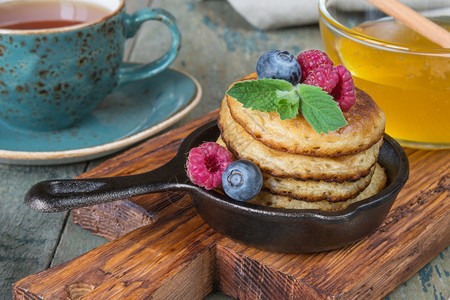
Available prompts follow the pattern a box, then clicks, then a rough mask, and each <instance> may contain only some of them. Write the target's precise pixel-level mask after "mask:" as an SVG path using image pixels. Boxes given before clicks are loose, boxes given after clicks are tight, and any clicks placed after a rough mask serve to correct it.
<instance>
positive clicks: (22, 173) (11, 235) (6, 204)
mask: <svg viewBox="0 0 450 300" xmlns="http://www.w3.org/2000/svg"><path fill="white" fill-rule="evenodd" d="M84 168H85V164H84V163H80V164H75V165H70V166H55V167H31V166H30V167H27V166H12V165H3V164H0V180H1V181H2V184H1V185H0V194H1V198H0V224H1V226H0V298H3V297H5V298H7V299H10V298H11V296H12V284H13V283H14V282H16V281H17V280H18V279H20V278H23V277H24V276H28V275H30V274H32V273H35V272H37V271H40V270H42V269H45V268H48V267H49V265H50V261H51V259H52V256H53V252H54V251H55V248H56V246H57V244H58V241H59V236H60V232H61V231H62V228H63V225H64V223H65V221H66V219H67V214H68V213H57V214H42V213H37V212H34V211H31V209H29V208H28V207H27V206H26V205H25V204H24V203H23V198H24V196H25V193H26V191H27V190H28V189H29V188H30V186H32V185H33V184H35V183H36V182H39V181H42V180H46V179H55V178H71V177H73V176H75V175H76V174H79V173H81V172H83V171H84Z"/></svg>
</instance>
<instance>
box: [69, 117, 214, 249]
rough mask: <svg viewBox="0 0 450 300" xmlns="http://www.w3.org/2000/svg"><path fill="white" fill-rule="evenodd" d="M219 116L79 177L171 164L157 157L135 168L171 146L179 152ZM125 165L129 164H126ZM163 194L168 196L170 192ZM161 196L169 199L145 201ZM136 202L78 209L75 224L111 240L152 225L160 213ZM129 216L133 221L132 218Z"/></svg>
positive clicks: (180, 129) (151, 142) (186, 126)
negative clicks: (185, 141) (194, 133)
mask: <svg viewBox="0 0 450 300" xmlns="http://www.w3.org/2000/svg"><path fill="white" fill-rule="evenodd" d="M217 116H218V109H217V110H214V111H212V112H210V113H208V114H206V115H204V116H202V117H200V118H197V119H196V120H194V121H191V122H189V123H187V124H184V125H183V126H180V127H178V128H175V129H173V130H171V131H169V132H167V133H164V134H162V135H160V136H157V137H154V138H151V139H149V140H147V141H146V142H144V143H142V144H140V145H138V146H136V147H134V148H131V149H129V150H127V151H126V152H124V153H122V154H121V155H118V156H116V157H113V158H111V159H109V160H107V161H105V162H103V163H102V164H100V165H99V166H97V167H96V168H93V169H91V170H89V171H88V172H86V173H83V174H81V175H79V176H77V178H89V177H108V176H120V175H129V174H135V173H142V172H146V171H150V170H152V169H156V168H157V167H159V166H161V165H162V164H164V163H166V162H167V161H169V159H170V158H171V157H163V158H157V159H156V160H152V161H151V162H150V163H148V164H147V165H146V166H142V163H141V164H140V168H139V169H133V162H135V161H136V160H142V159H143V157H151V155H152V154H153V153H154V152H156V151H158V150H159V149H160V148H161V147H163V146H165V145H170V146H171V147H172V148H171V149H177V148H178V146H179V145H180V144H181V142H182V140H183V139H184V138H185V137H186V136H187V135H189V133H191V132H192V131H193V130H195V129H196V128H198V127H199V126H200V125H202V124H204V123H207V122H209V121H211V120H214V119H217ZM172 154H174V153H172ZM123 162H126V163H125V164H124V163H123ZM125 168H126V170H127V173H126V174H123V173H122V169H125ZM162 194H164V195H167V193H162ZM158 197H167V198H168V196H161V195H156V196H153V195H148V196H147V197H146V199H145V202H147V203H148V202H151V201H152V199H154V198H158ZM137 199H138V198H133V199H124V200H119V201H115V202H110V203H104V204H100V205H94V206H90V207H85V208H80V209H75V210H73V222H74V223H75V224H78V225H80V226H81V227H83V228H85V229H87V230H89V231H91V232H92V233H93V234H95V235H99V236H102V237H104V238H106V239H108V240H114V239H116V238H118V237H120V236H123V235H125V234H127V233H129V232H131V231H133V230H135V229H136V228H139V227H142V226H146V225H148V224H152V223H153V222H155V220H156V219H158V217H159V216H158V215H157V213H158V212H157V211H153V210H151V209H150V210H149V209H148V208H146V207H145V205H142V204H143V201H141V202H139V201H137ZM129 217H133V218H132V219H130V218H129Z"/></svg>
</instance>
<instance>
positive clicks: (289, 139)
mask: <svg viewBox="0 0 450 300" xmlns="http://www.w3.org/2000/svg"><path fill="white" fill-rule="evenodd" d="M256 78H257V77H256V74H255V73H253V74H250V75H248V76H246V77H244V78H242V79H241V80H251V79H256ZM241 80H240V81H241ZM225 97H226V99H227V103H228V106H229V108H230V113H231V115H232V116H233V119H234V120H235V121H236V122H237V123H239V124H240V125H241V126H242V127H243V128H244V129H245V131H246V132H247V133H248V134H250V135H251V136H253V138H254V139H257V140H259V141H260V142H262V143H263V144H264V145H266V146H267V147H270V148H272V149H275V150H280V151H285V152H289V153H292V154H302V155H311V156H319V157H337V156H344V155H350V154H354V153H358V152H361V151H363V150H366V149H369V148H371V147H372V146H373V145H374V144H376V143H377V142H379V141H380V139H381V138H382V137H383V133H384V126H385V117H384V113H383V112H382V111H381V109H380V108H379V107H378V106H377V105H376V104H375V102H374V101H373V100H372V98H371V97H370V96H369V95H367V94H366V93H365V92H363V91H361V90H359V89H356V103H355V105H354V106H353V107H352V108H351V109H350V110H349V111H348V112H346V113H344V117H345V119H346V120H347V122H348V124H347V125H346V126H344V127H342V128H339V129H338V130H335V131H333V132H329V133H328V134H324V133H322V134H318V133H317V132H316V131H314V129H313V128H312V127H311V126H310V125H309V123H308V122H307V121H306V120H305V118H303V116H302V115H301V114H298V115H297V117H296V118H294V119H292V120H281V119H280V118H279V116H278V113H276V112H270V113H267V112H260V111H256V110H251V109H247V108H243V107H242V104H241V103H240V102H238V101H237V100H236V99H234V98H232V97H230V96H228V95H226V96H225ZM225 141H227V140H225Z"/></svg>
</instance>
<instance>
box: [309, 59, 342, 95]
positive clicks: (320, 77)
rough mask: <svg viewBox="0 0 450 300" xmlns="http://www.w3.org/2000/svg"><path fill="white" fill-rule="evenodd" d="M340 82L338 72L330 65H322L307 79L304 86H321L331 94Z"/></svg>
mask: <svg viewBox="0 0 450 300" xmlns="http://www.w3.org/2000/svg"><path fill="white" fill-rule="evenodd" d="M338 82H339V74H338V71H337V70H336V69H335V68H333V67H332V66H330V65H320V66H318V67H317V68H315V69H314V70H312V71H311V72H310V73H309V75H308V76H307V77H306V79H305V81H303V83H304V84H308V85H314V86H320V87H321V88H322V89H323V90H324V91H325V92H327V93H330V92H331V91H332V90H333V89H334V87H335V86H336V85H337V83H338Z"/></svg>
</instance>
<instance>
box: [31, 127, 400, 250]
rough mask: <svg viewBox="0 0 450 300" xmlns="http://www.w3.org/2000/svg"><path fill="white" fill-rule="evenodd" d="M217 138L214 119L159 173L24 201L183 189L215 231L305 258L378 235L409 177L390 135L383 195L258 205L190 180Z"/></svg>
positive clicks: (59, 184)
mask: <svg viewBox="0 0 450 300" xmlns="http://www.w3.org/2000/svg"><path fill="white" fill-rule="evenodd" d="M218 136H219V130H218V128H217V124H216V121H212V122H210V123H208V124H206V125H204V126H202V127H200V128H198V129H197V130H195V131H194V132H192V133H191V134H190V135H189V136H188V137H187V138H186V139H185V140H184V141H183V143H182V144H181V146H180V148H179V150H178V153H177V154H176V156H175V157H174V158H173V159H172V160H171V161H170V162H168V163H167V164H166V165H164V166H162V167H160V168H158V169H156V170H153V171H150V172H147V173H142V174H137V175H131V176H123V177H110V178H96V179H78V180H50V181H43V182H40V183H37V184H36V185H34V186H33V187H32V188H31V189H30V190H29V191H28V193H27V194H26V196H25V202H26V204H27V205H28V206H29V207H31V208H32V209H34V210H37V211H42V212H57V211H62V210H67V209H73V208H79V207H84V206H90V205H94V204H99V203H103V202H108V201H114V200H119V199H125V198H129V197H133V196H137V195H142V194H147V193H154V192H161V191H170V190H185V191H187V192H189V193H190V195H191V198H192V201H193V203H194V205H195V208H196V210H197V212H198V213H199V215H200V216H201V217H202V218H203V219H204V221H205V222H206V223H208V224H209V225H210V226H211V227H213V228H214V229H215V230H216V231H217V232H219V233H221V234H223V235H225V236H228V237H230V238H232V239H235V240H237V241H240V242H242V243H245V244H247V245H250V246H254V247H258V248H261V249H265V250H269V251H274V252H285V253H305V252H318V251H325V250H330V249H335V248H339V247H343V246H346V245H349V244H351V243H353V242H355V241H357V240H359V239H361V238H363V237H365V236H367V235H368V234H370V233H371V232H373V231H374V230H375V229H376V228H377V227H378V226H379V225H380V224H381V222H382V221H383V219H384V218H385V216H386V215H387V213H388V211H389V209H390V208H391V206H392V204H393V202H394V200H395V198H396V196H397V194H398V193H399V191H400V189H401V188H402V187H403V185H404V184H405V182H406V180H407V179H408V175H409V165H408V159H407V157H406V154H405V152H404V151H403V149H402V147H401V146H400V145H399V144H398V143H397V142H396V141H395V140H394V139H392V138H391V137H389V136H387V135H385V136H384V145H383V146H382V148H381V150H380V156H379V162H380V164H381V165H382V166H383V167H384V168H385V169H386V171H387V175H388V185H387V187H386V188H385V189H384V190H382V191H381V192H380V193H378V194H377V195H375V196H373V197H370V198H367V199H365V200H363V201H360V202H357V203H353V204H351V205H350V206H349V207H348V208H346V209H345V210H341V211H337V212H324V211H320V210H292V209H280V208H273V207H272V208H271V207H262V206H257V205H254V204H250V203H245V202H238V201H234V200H232V199H231V198H229V197H227V196H224V195H222V194H220V193H218V192H215V191H207V190H205V189H203V188H200V187H198V186H196V185H194V184H193V183H191V182H190V181H189V179H188V177H187V176H186V172H185V163H186V157H187V153H188V152H189V150H190V149H191V148H193V147H196V146H198V145H200V144H201V143H203V142H205V141H215V140H216V139H217V137H218Z"/></svg>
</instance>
